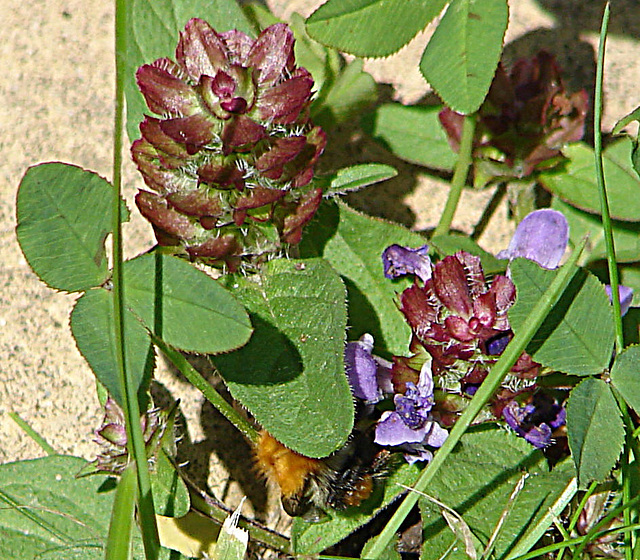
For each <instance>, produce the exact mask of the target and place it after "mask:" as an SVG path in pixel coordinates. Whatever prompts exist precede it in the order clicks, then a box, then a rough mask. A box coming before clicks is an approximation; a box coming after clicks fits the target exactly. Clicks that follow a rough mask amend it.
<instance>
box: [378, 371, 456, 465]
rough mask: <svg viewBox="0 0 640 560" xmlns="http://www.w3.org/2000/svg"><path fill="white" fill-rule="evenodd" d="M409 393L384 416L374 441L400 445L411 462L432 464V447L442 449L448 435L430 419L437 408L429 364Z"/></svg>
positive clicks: (395, 401) (396, 396)
mask: <svg viewBox="0 0 640 560" xmlns="http://www.w3.org/2000/svg"><path fill="white" fill-rule="evenodd" d="M406 385H407V390H406V392H405V393H404V395H403V394H396V395H395V397H394V404H395V408H396V409H395V410H394V411H386V412H384V413H383V414H382V416H381V418H380V421H379V422H378V425H377V426H376V437H375V442H376V443H377V444H379V445H390V446H400V447H401V448H402V449H403V450H404V451H405V458H406V460H407V461H408V462H409V463H413V462H415V461H429V460H431V458H432V457H433V454H432V453H431V451H430V450H428V449H427V446H429V447H441V446H442V444H443V443H444V442H445V440H446V439H447V435H448V432H447V431H446V430H445V429H444V428H442V427H440V425H439V424H438V423H437V422H435V421H434V420H432V419H431V416H430V411H431V408H432V407H433V405H434V399H433V377H432V374H431V367H430V363H429V362H427V363H425V365H424V366H423V368H422V370H421V372H420V380H419V381H418V385H417V386H416V385H415V384H414V383H411V382H408V383H407V384H406Z"/></svg>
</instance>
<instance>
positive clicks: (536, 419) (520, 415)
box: [502, 393, 566, 449]
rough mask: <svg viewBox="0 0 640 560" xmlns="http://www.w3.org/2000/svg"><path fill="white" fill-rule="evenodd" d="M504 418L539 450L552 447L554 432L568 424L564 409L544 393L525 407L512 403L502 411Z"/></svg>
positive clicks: (537, 395) (539, 394)
mask: <svg viewBox="0 0 640 560" xmlns="http://www.w3.org/2000/svg"><path fill="white" fill-rule="evenodd" d="M502 416H503V417H504V419H505V421H506V422H507V424H508V425H509V427H511V428H512V429H513V430H514V431H515V432H516V433H517V434H518V435H519V436H520V437H523V438H524V439H525V440H527V441H528V442H529V443H530V444H531V445H533V446H534V447H536V448H538V449H544V448H545V447H548V446H549V445H551V443H552V441H551V434H552V433H553V430H555V429H556V428H559V427H560V426H562V425H564V424H565V423H566V411H565V409H564V407H563V406H561V405H559V404H557V403H556V402H555V401H554V400H553V399H551V397H549V396H547V395H545V394H544V393H537V394H536V395H535V396H534V399H533V402H531V403H529V404H526V405H525V406H520V405H519V404H518V402H517V401H515V400H512V401H510V402H509V403H507V405H506V406H505V407H504V409H503V410H502Z"/></svg>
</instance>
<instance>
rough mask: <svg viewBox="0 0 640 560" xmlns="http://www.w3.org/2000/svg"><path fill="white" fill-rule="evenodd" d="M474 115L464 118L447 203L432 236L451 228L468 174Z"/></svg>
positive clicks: (473, 131)
mask: <svg viewBox="0 0 640 560" xmlns="http://www.w3.org/2000/svg"><path fill="white" fill-rule="evenodd" d="M476 116H477V114H476V113H473V114H471V115H467V116H466V117H465V118H464V124H463V125H462V138H461V139H460V150H459V152H458V161H457V162H456V168H455V171H454V172H453V179H452V180H451V188H450V189H449V197H448V198H447V203H446V204H445V207H444V210H443V211H442V216H440V223H439V224H438V226H437V227H436V229H435V230H434V231H433V237H435V236H436V235H445V234H447V233H449V229H450V228H451V222H453V216H454V215H455V213H456V208H458V202H459V201H460V195H461V194H462V189H463V188H464V184H465V182H466V180H467V175H468V174H469V167H470V165H471V151H472V148H473V136H474V134H475V131H476Z"/></svg>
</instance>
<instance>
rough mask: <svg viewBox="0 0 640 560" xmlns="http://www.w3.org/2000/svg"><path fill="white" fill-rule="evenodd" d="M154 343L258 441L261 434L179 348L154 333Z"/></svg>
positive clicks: (228, 416) (233, 421)
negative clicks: (176, 348) (173, 346)
mask: <svg viewBox="0 0 640 560" xmlns="http://www.w3.org/2000/svg"><path fill="white" fill-rule="evenodd" d="M151 339H152V340H153V343H154V344H155V345H156V346H157V347H158V348H160V350H162V353H163V354H164V355H165V356H166V357H167V358H168V359H169V361H170V362H171V363H172V364H173V365H174V366H175V367H176V368H178V369H179V370H180V372H181V373H182V374H183V375H184V376H185V377H186V378H187V379H188V380H189V381H190V382H191V384H192V385H193V386H195V387H196V389H198V390H199V391H200V392H201V393H202V394H203V395H204V397H205V398H206V399H207V400H208V401H209V402H210V403H211V404H212V405H213V406H214V407H215V408H216V409H217V410H218V412H220V414H222V415H223V416H224V417H225V418H226V419H227V420H229V422H231V423H232V424H233V425H234V426H235V427H236V428H238V430H239V431H240V432H241V433H242V435H244V437H246V438H247V439H248V440H249V441H250V442H251V443H252V444H256V443H257V442H258V438H259V437H260V434H259V433H258V432H257V431H256V430H255V429H254V428H253V426H252V425H251V424H249V422H247V420H246V419H245V418H244V417H243V416H241V415H240V414H238V412H237V411H236V409H235V408H233V407H232V406H231V405H230V404H229V403H228V402H227V401H225V400H224V399H223V398H222V396H221V395H220V393H218V391H216V390H215V389H214V388H213V387H212V386H211V384H210V383H209V382H208V381H207V380H206V379H205V378H204V377H202V375H201V374H200V372H199V371H197V370H196V369H195V368H194V367H193V366H192V365H191V364H190V363H189V362H188V361H187V359H186V358H185V357H184V356H183V355H182V354H181V353H180V352H178V351H177V350H175V349H174V348H172V347H171V346H169V345H168V344H167V343H166V342H165V341H164V340H162V339H161V338H158V337H157V336H156V335H154V334H152V335H151Z"/></svg>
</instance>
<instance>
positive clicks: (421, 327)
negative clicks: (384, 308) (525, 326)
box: [400, 251, 516, 383]
mask: <svg viewBox="0 0 640 560" xmlns="http://www.w3.org/2000/svg"><path fill="white" fill-rule="evenodd" d="M515 296H516V292H515V287H514V285H513V283H512V282H511V280H509V278H507V277H506V276H496V277H495V278H494V279H493V282H492V283H491V285H487V283H486V281H485V278H484V273H483V271H482V266H481V264H480V259H479V258H478V257H476V256H474V255H471V254H469V253H466V252H464V251H460V252H459V253H456V254H455V255H453V256H449V257H445V258H444V259H443V260H441V261H440V262H438V263H437V264H436V265H435V266H434V268H433V275H432V277H431V278H430V279H429V280H428V281H427V282H426V283H425V285H424V287H420V286H419V285H418V284H414V285H413V286H412V287H410V288H408V289H406V290H405V291H404V292H403V293H402V295H401V296H400V308H401V311H402V312H403V313H404V315H405V317H406V318H407V321H408V323H409V325H410V326H411V329H412V331H413V334H414V338H415V340H416V342H418V343H420V344H421V345H422V346H423V347H424V348H425V349H426V350H427V352H428V353H429V354H431V356H432V357H433V360H434V361H433V371H434V375H440V374H443V373H449V374H454V375H455V377H456V378H457V379H461V378H464V377H466V378H467V380H468V381H470V382H474V383H477V382H480V381H482V379H483V378H484V377H485V376H486V373H487V370H488V366H489V365H490V364H491V363H493V362H494V361H495V359H496V358H495V357H491V356H490V355H489V351H488V348H487V345H488V344H489V343H490V342H491V341H492V340H494V339H495V338H496V337H499V336H501V335H504V334H507V333H509V332H510V329H509V322H508V318H507V310H508V309H509V308H510V307H511V306H512V305H513V303H514V302H515ZM472 378H473V379H472Z"/></svg>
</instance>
